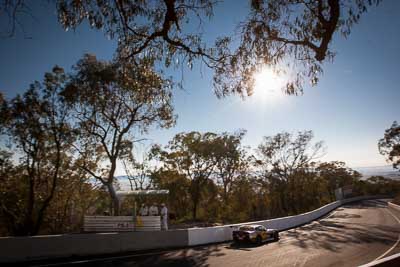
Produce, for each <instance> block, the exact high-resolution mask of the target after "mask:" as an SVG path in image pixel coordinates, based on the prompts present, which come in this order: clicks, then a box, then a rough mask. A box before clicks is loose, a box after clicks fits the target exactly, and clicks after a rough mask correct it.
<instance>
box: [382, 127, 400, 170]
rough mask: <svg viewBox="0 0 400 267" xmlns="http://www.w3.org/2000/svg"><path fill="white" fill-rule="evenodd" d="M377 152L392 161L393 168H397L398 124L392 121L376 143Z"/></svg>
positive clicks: (399, 138) (398, 162) (398, 158)
mask: <svg viewBox="0 0 400 267" xmlns="http://www.w3.org/2000/svg"><path fill="white" fill-rule="evenodd" d="M378 147H379V152H380V153H381V154H382V155H384V156H386V157H387V160H388V161H390V162H392V163H393V168H395V169H399V165H400V125H399V124H398V123H397V121H394V122H393V124H392V126H391V127H390V128H389V129H386V131H385V134H384V136H383V138H382V139H381V140H379V143H378Z"/></svg>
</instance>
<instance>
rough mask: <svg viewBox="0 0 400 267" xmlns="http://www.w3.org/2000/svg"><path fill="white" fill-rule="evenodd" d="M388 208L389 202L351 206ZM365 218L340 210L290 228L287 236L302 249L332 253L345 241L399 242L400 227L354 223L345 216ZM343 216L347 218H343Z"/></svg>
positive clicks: (353, 206)
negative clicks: (307, 223)
mask: <svg viewBox="0 0 400 267" xmlns="http://www.w3.org/2000/svg"><path fill="white" fill-rule="evenodd" d="M372 207H373V208H377V207H378V208H381V207H382V208H383V207H387V204H386V202H380V201H373V202H372V201H366V202H362V203H358V204H356V205H352V206H349V208H356V209H368V208H372ZM358 218H362V216H361V215H358V214H352V213H347V212H344V211H343V210H342V211H341V212H337V213H334V214H332V215H331V216H329V217H328V218H325V219H322V220H320V221H317V222H314V223H312V224H309V225H305V226H302V227H300V228H297V229H293V230H289V231H288V232H287V233H286V235H285V237H289V238H292V240H290V241H289V242H290V243H291V244H292V245H296V246H299V247H302V248H314V249H321V248H322V249H326V250H329V251H332V252H339V251H340V250H341V249H342V248H343V247H344V246H343V245H344V244H362V243H364V244H365V243H382V244H386V245H390V244H393V243H394V242H396V241H397V237H398V236H399V233H400V229H399V228H398V227H392V226H382V225H374V224H371V223H368V221H365V220H364V221H363V222H357V220H356V221H355V222H351V221H350V220H348V221H346V219H358ZM343 219H344V220H343Z"/></svg>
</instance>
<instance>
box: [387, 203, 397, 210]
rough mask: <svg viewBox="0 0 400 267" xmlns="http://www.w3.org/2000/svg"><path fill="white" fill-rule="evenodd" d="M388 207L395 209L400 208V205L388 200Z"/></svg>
mask: <svg viewBox="0 0 400 267" xmlns="http://www.w3.org/2000/svg"><path fill="white" fill-rule="evenodd" d="M388 205H389V207H392V208H395V209H396V210H400V206H399V205H397V204H394V203H392V202H388Z"/></svg>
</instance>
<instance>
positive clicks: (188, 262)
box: [84, 245, 225, 267]
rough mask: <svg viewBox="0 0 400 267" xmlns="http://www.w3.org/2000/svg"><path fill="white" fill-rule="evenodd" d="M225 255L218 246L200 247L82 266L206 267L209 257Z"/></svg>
mask: <svg viewBox="0 0 400 267" xmlns="http://www.w3.org/2000/svg"><path fill="white" fill-rule="evenodd" d="M224 255H225V253H223V252H221V246H220V245H211V246H201V247H194V248H191V249H184V250H179V251H172V252H169V253H165V254H158V255H152V256H148V255H145V256H140V257H133V258H132V259H126V258H125V259H116V260H110V261H102V262H96V263H90V264H84V266H99V267H111V266H121V267H149V266H154V267H158V266H160V267H161V266H163V267H164V266H166V267H172V266H174V267H175V266H180V267H192V266H196V267H208V266H209V264H208V263H207V259H208V258H209V257H219V256H224Z"/></svg>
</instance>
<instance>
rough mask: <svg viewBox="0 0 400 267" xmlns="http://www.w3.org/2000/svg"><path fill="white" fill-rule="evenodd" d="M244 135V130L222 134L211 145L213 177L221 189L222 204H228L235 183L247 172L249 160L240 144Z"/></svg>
mask: <svg viewBox="0 0 400 267" xmlns="http://www.w3.org/2000/svg"><path fill="white" fill-rule="evenodd" d="M245 133H246V131H244V130H240V131H238V132H237V133H234V134H229V133H222V134H219V135H217V137H216V138H215V140H214V142H213V144H212V146H213V149H214V158H215V162H216V166H215V174H214V177H215V180H216V182H217V184H218V185H221V187H222V199H223V201H224V204H228V197H229V195H230V193H231V191H232V187H233V185H234V183H235V181H236V180H237V179H239V178H240V177H241V176H246V175H247V172H248V168H249V160H248V158H246V151H245V149H244V148H243V147H242V144H241V142H242V139H243V137H244V135H245Z"/></svg>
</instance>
